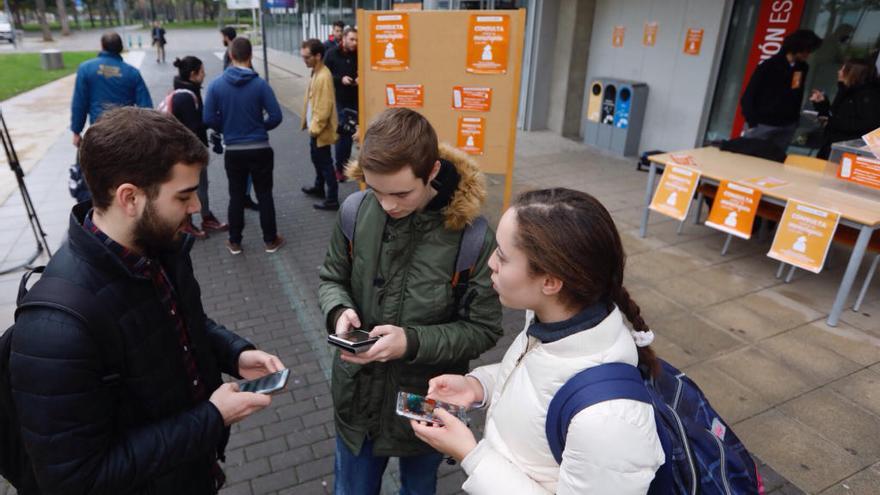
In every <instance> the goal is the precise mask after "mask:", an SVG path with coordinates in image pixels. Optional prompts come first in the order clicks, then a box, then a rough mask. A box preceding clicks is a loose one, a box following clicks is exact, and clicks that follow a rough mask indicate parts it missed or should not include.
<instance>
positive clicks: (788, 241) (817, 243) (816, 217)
mask: <svg viewBox="0 0 880 495" xmlns="http://www.w3.org/2000/svg"><path fill="white" fill-rule="evenodd" d="M838 220H840V214H839V213H835V212H833V211H828V210H824V209H822V208H818V207H815V206H811V205H808V204H806V203H801V202H799V201H797V200H793V199H790V200H789V201H788V203H787V204H786V205H785V212H784V213H783V214H782V220H780V221H779V226H778V227H777V228H776V237H774V238H773V245H772V246H770V252H769V253H767V256H769V257H771V258H773V259H775V260H779V261H782V262H784V263H788V264H789V265H794V266H796V267H798V268H803V269H804V270H808V271H811V272H813V273H819V272H820V271H822V266H823V265H825V256H827V255H828V248H829V247H830V246H831V239H832V238H834V231H835V230H837V222H838Z"/></svg>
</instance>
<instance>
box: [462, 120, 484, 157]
mask: <svg viewBox="0 0 880 495" xmlns="http://www.w3.org/2000/svg"><path fill="white" fill-rule="evenodd" d="M485 131H486V119H484V118H483V117H459V118H458V149H460V150H462V151H464V152H465V153H468V154H470V155H482V154H483V138H484V136H485V134H486V132H485Z"/></svg>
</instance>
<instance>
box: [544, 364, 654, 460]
mask: <svg viewBox="0 0 880 495" xmlns="http://www.w3.org/2000/svg"><path fill="white" fill-rule="evenodd" d="M615 399H630V400H635V401H639V402H644V403H646V404H652V405H653V401H652V400H651V395H650V394H649V393H648V389H647V388H646V386H645V382H644V381H643V379H642V374H641V373H640V372H639V370H638V368H636V367H635V366H632V365H630V364H626V363H606V364H601V365H599V366H594V367H592V368H587V369H585V370H583V371H581V372H580V373H578V374H576V375H574V376H573V377H571V378H569V379H568V381H567V382H565V384H564V385H563V386H562V388H560V389H559V390H558V391H557V392H556V395H554V396H553V399H552V400H551V401H550V407H549V409H548V410H547V421H546V423H545V425H544V428H545V432H546V434H547V441H548V443H549V444H550V452H551V453H552V454H553V457H554V458H555V459H556V462H557V463H560V464H561V463H562V452H563V451H564V450H565V437H566V435H568V426H569V424H571V420H572V419H574V417H575V415H577V413H579V412H581V411H582V410H584V409H586V408H588V407H590V406H593V405H596V404H598V403H600V402H606V401H609V400H615ZM655 416H656V415H655Z"/></svg>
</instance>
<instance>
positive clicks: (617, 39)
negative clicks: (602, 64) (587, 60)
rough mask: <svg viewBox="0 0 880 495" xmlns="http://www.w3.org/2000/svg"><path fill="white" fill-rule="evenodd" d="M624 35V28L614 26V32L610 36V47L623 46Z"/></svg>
mask: <svg viewBox="0 0 880 495" xmlns="http://www.w3.org/2000/svg"><path fill="white" fill-rule="evenodd" d="M625 33H626V27H624V26H614V32H613V33H612V34H611V46H613V47H614V48H620V47H622V46H623V35H624V34H625Z"/></svg>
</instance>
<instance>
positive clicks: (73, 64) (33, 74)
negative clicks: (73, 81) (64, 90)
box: [0, 51, 95, 101]
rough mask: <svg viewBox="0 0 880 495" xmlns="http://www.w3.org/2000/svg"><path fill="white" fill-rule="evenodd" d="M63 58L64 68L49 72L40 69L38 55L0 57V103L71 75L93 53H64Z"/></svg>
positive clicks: (16, 54)
mask: <svg viewBox="0 0 880 495" xmlns="http://www.w3.org/2000/svg"><path fill="white" fill-rule="evenodd" d="M63 56H64V68H63V69H61V70H52V71H49V70H43V69H42V67H40V54H39V53H10V54H2V55H0V101H3V100H5V99H7V98H10V97H12V96H15V95H17V94H19V93H24V92H25V91H27V90H29V89H34V88H36V87H37V86H42V85H43V84H46V83H48V82H52V81H54V80H55V79H58V78H61V77H64V76H66V75H68V74H73V73H74V72H76V68H77V67H78V66H79V64H80V63H82V62H84V61H86V60H88V59H90V58H93V57H94V56H95V52H94V51H89V52H64V54H63Z"/></svg>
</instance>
